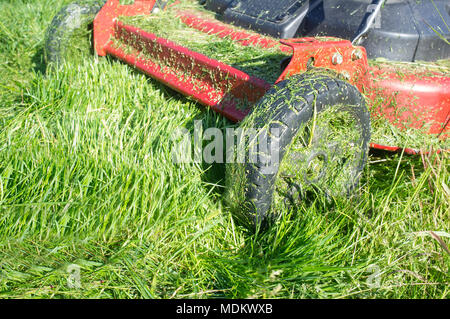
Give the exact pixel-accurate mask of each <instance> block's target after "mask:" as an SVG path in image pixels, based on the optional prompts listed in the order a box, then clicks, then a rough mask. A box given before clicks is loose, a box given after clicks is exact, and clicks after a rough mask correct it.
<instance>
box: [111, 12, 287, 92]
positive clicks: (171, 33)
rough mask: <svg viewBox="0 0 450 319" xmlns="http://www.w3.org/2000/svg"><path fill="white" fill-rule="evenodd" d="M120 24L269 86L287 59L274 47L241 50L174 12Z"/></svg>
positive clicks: (244, 48) (124, 21)
mask: <svg viewBox="0 0 450 319" xmlns="http://www.w3.org/2000/svg"><path fill="white" fill-rule="evenodd" d="M120 21H121V22H123V23H124V24H126V25H132V26H135V27H138V28H140V29H143V30H146V31H148V32H151V33H154V34H155V35H157V36H158V37H161V38H165V39H168V40H170V41H173V42H175V43H177V44H179V45H182V46H184V47H187V48H189V49H190V50H192V51H195V52H199V53H202V54H204V55H206V56H208V57H210V58H212V59H215V60H218V61H220V62H223V63H225V64H228V65H231V66H233V67H235V68H237V69H239V70H241V71H243V72H245V73H247V74H249V75H252V76H255V77H258V78H260V79H263V80H265V81H267V82H268V83H270V84H272V83H275V81H276V80H277V79H278V77H279V76H280V75H281V69H280V63H281V61H282V60H283V59H284V58H286V57H288V54H286V53H283V52H282V51H280V50H279V49H277V47H275V48H272V49H265V48H261V47H255V46H246V47H244V46H242V45H239V44H237V43H236V42H235V41H233V40H231V39H230V38H220V37H218V36H215V35H211V34H207V33H204V32H201V31H198V30H195V29H193V28H190V27H189V26H187V25H186V24H184V23H183V22H182V21H181V20H180V19H179V18H178V17H177V16H176V12H175V11H174V10H168V11H164V12H160V13H158V14H154V15H148V16H135V17H120Z"/></svg>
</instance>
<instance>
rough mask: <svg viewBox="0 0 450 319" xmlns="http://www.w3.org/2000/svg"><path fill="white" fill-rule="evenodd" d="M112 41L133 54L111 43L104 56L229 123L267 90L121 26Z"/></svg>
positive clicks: (252, 80) (253, 80)
mask: <svg viewBox="0 0 450 319" xmlns="http://www.w3.org/2000/svg"><path fill="white" fill-rule="evenodd" d="M114 37H115V38H116V39H120V40H121V43H123V44H125V45H127V47H128V48H133V49H134V50H135V52H132V53H126V52H125V51H124V50H123V49H122V48H121V47H119V46H115V45H114V43H113V42H112V41H111V42H109V43H108V44H107V45H106V47H105V51H106V53H108V54H110V55H112V56H115V57H117V58H119V59H121V60H123V61H125V62H127V63H129V64H131V65H133V66H135V67H137V68H138V69H140V70H142V71H144V72H145V73H146V74H148V75H150V76H151V77H153V78H155V79H157V80H159V81H161V82H162V83H164V84H166V85H167V86H169V87H171V88H173V89H174V90H176V91H178V92H180V93H182V94H184V95H187V96H190V97H192V98H193V99H194V100H196V101H198V102H200V103H201V104H203V105H205V106H209V107H211V108H212V109H213V110H215V111H217V112H218V113H220V114H222V115H224V116H225V117H227V118H229V119H230V120H232V121H240V120H242V119H243V118H244V117H245V116H246V115H247V114H248V112H249V108H248V106H249V105H251V104H254V103H256V102H257V101H258V100H259V99H260V98H261V97H263V96H264V94H265V93H266V92H267V90H268V89H269V88H270V84H269V83H267V82H265V81H264V80H261V79H258V78H256V77H252V76H249V75H248V74H246V73H244V72H242V71H239V70H237V69H235V68H233V67H231V66H229V65H226V64H224V63H221V62H218V61H216V60H213V59H210V58H208V57H207V56H205V55H202V54H200V53H197V52H193V51H190V50H189V49H187V48H185V47H182V46H179V45H177V44H175V43H173V42H171V41H168V40H166V39H162V38H158V37H157V36H155V35H154V34H151V33H148V32H145V31H143V30H140V29H137V28H135V27H132V26H126V25H124V24H122V23H121V22H117V23H116V27H115V35H114ZM247 102H248V103H247Z"/></svg>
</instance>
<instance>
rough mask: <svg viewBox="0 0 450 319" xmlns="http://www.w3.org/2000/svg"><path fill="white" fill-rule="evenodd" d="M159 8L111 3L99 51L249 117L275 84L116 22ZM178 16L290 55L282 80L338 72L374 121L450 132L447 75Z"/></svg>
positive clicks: (352, 50) (141, 2) (235, 116)
mask: <svg viewBox="0 0 450 319" xmlns="http://www.w3.org/2000/svg"><path fill="white" fill-rule="evenodd" d="M154 3H155V0H136V1H135V3H134V4H132V5H120V3H119V0H108V1H107V3H106V4H105V6H104V7H103V8H102V9H101V11H100V13H99V14H98V15H97V17H96V19H95V21H94V41H95V49H96V51H97V53H98V54H99V55H106V54H111V55H113V56H115V57H117V58H119V59H121V60H124V61H125V62H127V63H129V64H131V65H133V66H135V67H137V68H138V69H141V70H142V71H144V72H145V73H147V74H149V75H150V76H152V77H154V78H156V79H158V80H159V81H161V82H163V83H165V84H166V85H168V86H169V87H171V88H173V89H175V90H177V91H179V92H181V93H182V94H185V95H187V96H191V97H192V98H194V99H195V100H196V101H198V102H200V103H202V104H203V105H206V106H209V107H211V108H213V109H214V110H216V111H217V112H219V113H221V114H223V115H224V116H226V117H227V118H229V119H231V120H233V121H241V120H243V119H244V118H245V116H246V115H247V114H248V110H243V109H239V108H238V105H239V104H242V102H243V101H244V102H245V103H246V104H251V103H255V102H256V101H257V100H258V99H259V98H261V97H262V96H263V95H264V94H265V92H266V91H267V90H268V89H269V88H270V84H269V83H267V82H265V81H263V80H261V79H258V78H255V77H252V76H250V75H247V74H245V73H244V72H241V71H239V70H237V69H235V68H232V67H230V66H228V65H226V64H223V63H221V62H219V61H216V60H213V59H210V58H208V57H206V56H204V55H202V54H199V53H197V52H193V51H190V50H189V49H187V48H185V47H182V46H179V45H177V44H175V43H173V42H170V41H167V40H165V39H162V38H158V37H157V36H155V35H154V34H151V33H148V32H145V31H143V30H139V29H137V28H134V27H131V26H125V25H123V24H121V23H117V21H116V18H117V17H118V16H120V15H122V16H133V15H138V14H150V12H151V10H152V8H153V6H154ZM178 16H179V18H180V19H181V21H183V22H184V23H185V24H187V25H188V26H190V27H192V28H194V29H197V30H200V31H202V32H205V33H208V34H214V35H215V36H218V37H221V38H225V37H226V38H230V39H232V40H234V41H236V42H237V43H239V44H241V45H243V46H258V47H261V48H267V49H275V50H279V51H280V52H284V53H287V55H289V54H291V55H292V59H291V61H290V63H289V65H288V66H287V68H286V69H285V70H284V71H283V73H282V74H281V76H280V77H279V79H278V80H277V82H279V81H282V80H283V79H285V78H287V77H289V76H292V75H294V74H298V73H302V72H304V71H306V70H307V67H308V63H309V62H312V61H313V62H314V66H315V67H320V68H326V69H331V70H334V71H335V72H337V73H338V74H340V75H341V76H342V77H344V78H346V79H347V80H348V81H349V82H350V83H352V84H354V85H355V86H357V87H358V89H359V90H360V91H361V92H363V93H364V94H365V95H366V96H367V97H368V99H369V103H371V104H372V105H371V109H374V111H373V112H372V116H383V117H385V118H387V119H388V120H389V121H390V122H391V123H392V124H394V125H396V126H398V127H400V128H403V127H414V128H422V127H424V125H428V126H429V127H427V128H428V129H429V133H432V134H440V135H441V137H442V138H445V137H447V135H448V134H447V132H449V116H450V78H449V77H447V76H443V75H442V74H439V73H430V72H426V73H423V74H421V73H412V72H408V71H402V72H398V70H396V69H393V68H390V67H386V66H383V67H369V66H368V62H367V56H366V51H365V49H364V48H363V47H354V46H352V44H351V43H350V42H349V41H346V40H341V39H336V38H302V39H290V40H282V41H277V40H275V39H273V38H270V37H267V36H263V35H260V34H258V33H255V32H252V31H242V30H240V29H237V28H234V27H232V26H230V25H227V24H224V23H222V22H219V21H217V20H213V19H212V18H209V17H205V16H204V14H202V13H199V12H195V13H193V12H190V11H180V12H178ZM131 35H132V36H131ZM133 37H134V40H133ZM114 38H117V39H121V40H122V41H123V42H125V43H127V44H128V45H130V46H131V47H133V48H134V50H136V52H134V53H129V52H128V53H126V52H125V51H124V50H123V49H122V48H120V47H115V46H114V44H113V41H111V39H114ZM280 42H281V43H280ZM142 53H144V54H142ZM311 58H312V59H313V60H311ZM161 62H163V63H161ZM371 147H374V148H378V149H383V150H389V151H403V152H405V153H407V154H419V153H420V150H415V149H401V148H398V147H392V146H384V145H379V144H371Z"/></svg>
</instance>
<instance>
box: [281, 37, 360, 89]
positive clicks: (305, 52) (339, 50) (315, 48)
mask: <svg viewBox="0 0 450 319" xmlns="http://www.w3.org/2000/svg"><path fill="white" fill-rule="evenodd" d="M280 42H281V43H282V44H284V45H287V46H290V47H291V48H292V49H293V52H294V53H293V55H292V59H291V62H290V63H289V65H288V66H287V68H286V69H285V70H284V71H283V73H282V74H281V76H280V77H279V79H278V80H277V83H278V82H280V81H283V80H285V79H286V78H288V77H289V76H291V75H293V74H299V73H303V72H305V71H307V69H308V62H309V61H311V63H312V64H313V65H314V67H317V68H325V69H329V70H333V71H335V72H336V73H337V74H340V75H341V76H343V77H344V78H345V79H346V80H348V81H349V82H350V83H351V84H354V85H356V86H358V87H359V88H360V89H361V88H362V87H363V86H364V84H366V82H367V69H368V66H369V65H368V62H367V55H366V50H365V49H364V48H363V47H355V46H353V45H352V43H351V42H350V41H347V40H342V39H337V38H331V37H327V38H301V39H289V40H281V41H280Z"/></svg>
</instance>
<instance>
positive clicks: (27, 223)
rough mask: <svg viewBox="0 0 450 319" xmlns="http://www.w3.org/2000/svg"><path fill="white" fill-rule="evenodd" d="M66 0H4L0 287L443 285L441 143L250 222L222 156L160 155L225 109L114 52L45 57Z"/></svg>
mask: <svg viewBox="0 0 450 319" xmlns="http://www.w3.org/2000/svg"><path fill="white" fill-rule="evenodd" d="M65 2H67V1H61V0H44V1H38V0H28V1H25V0H14V1H3V2H1V3H0V72H1V77H0V297H2V298H23V297H27V298H79V297H88V298H94V297H95V298H183V297H189V298H207V297H209V298H211V297H230V298H235V297H239V298H248V297H258V298H260V297H273V298H286V297H290V298H330V297H333V298H449V293H450V290H449V287H450V286H449V282H450V278H449V262H450V255H449V253H448V243H449V242H450V238H449V236H450V223H449V221H450V218H449V217H450V216H449V212H450V205H449V198H450V189H449V188H450V186H449V185H450V174H449V161H448V155H446V154H441V155H438V156H430V157H424V158H421V157H406V156H401V155H389V156H387V155H385V154H382V155H378V156H375V155H373V156H372V157H371V158H370V163H369V165H368V166H367V168H366V170H365V175H364V178H363V182H362V184H361V187H360V189H359V190H358V192H357V195H356V196H355V197H354V198H352V199H351V200H345V199H335V200H333V201H332V202H328V201H326V200H323V199H320V198H319V199H316V200H314V201H312V202H303V203H301V204H300V205H299V206H298V207H296V208H295V209H294V210H291V211H284V212H283V213H282V214H281V216H280V218H279V219H278V220H277V222H276V223H275V224H274V225H273V226H272V227H270V228H269V229H268V230H267V231H265V232H261V233H257V234H255V233H253V232H250V231H248V230H246V229H245V228H242V227H241V226H239V225H237V224H235V223H234V221H233V218H232V216H231V215H230V213H229V212H228V211H227V208H226V207H224V204H223V202H222V199H223V196H222V195H223V191H224V189H223V186H224V185H225V183H224V167H223V165H206V164H182V165H180V164H175V163H173V162H172V160H171V153H170V150H171V147H172V145H171V142H170V136H171V133H173V132H174V130H175V129H177V128H179V127H186V128H188V129H189V130H191V131H192V130H193V121H194V120H201V121H202V122H203V125H204V126H205V127H219V128H226V127H230V126H233V124H231V123H229V122H228V121H226V120H225V119H223V118H222V117H220V116H218V115H216V114H214V113H213V112H208V111H206V110H204V109H202V108H200V107H199V106H198V105H196V104H195V103H194V102H192V101H190V100H188V99H186V98H184V97H182V96H180V95H178V94H176V93H174V92H172V91H171V90H169V89H167V88H166V87H164V86H162V85H160V84H159V83H157V82H156V81H153V80H151V79H149V78H148V77H146V76H145V75H143V74H140V73H138V72H136V71H134V70H133V69H132V68H130V67H129V66H126V65H124V64H123V63H120V62H118V61H115V60H113V59H109V58H98V59H97V58H94V57H93V58H91V59H88V60H86V61H85V63H84V64H70V63H67V64H65V65H63V66H62V67H61V69H60V70H53V71H52V70H49V72H47V74H46V73H45V65H44V63H43V54H42V50H43V44H44V35H45V29H46V27H47V26H48V24H49V23H50V21H51V19H52V17H53V15H54V14H55V13H56V12H57V10H58V9H59V8H60V7H61V6H62V5H63V3H65ZM430 231H433V232H434V233H431V232H430ZM433 236H434V237H433ZM438 239H439V240H440V241H439V240H438ZM446 249H447V250H446ZM72 264H76V265H79V266H80V267H81V273H80V275H81V289H74V288H69V286H68V278H69V273H68V266H69V265H72ZM371 265H376V267H375V268H372V267H370V266H371ZM373 269H379V270H380V278H381V281H380V283H379V286H376V285H375V286H374V285H369V283H370V282H371V279H372V278H373V277H371V275H373V274H374V273H373ZM372 282H373V281H372Z"/></svg>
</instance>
